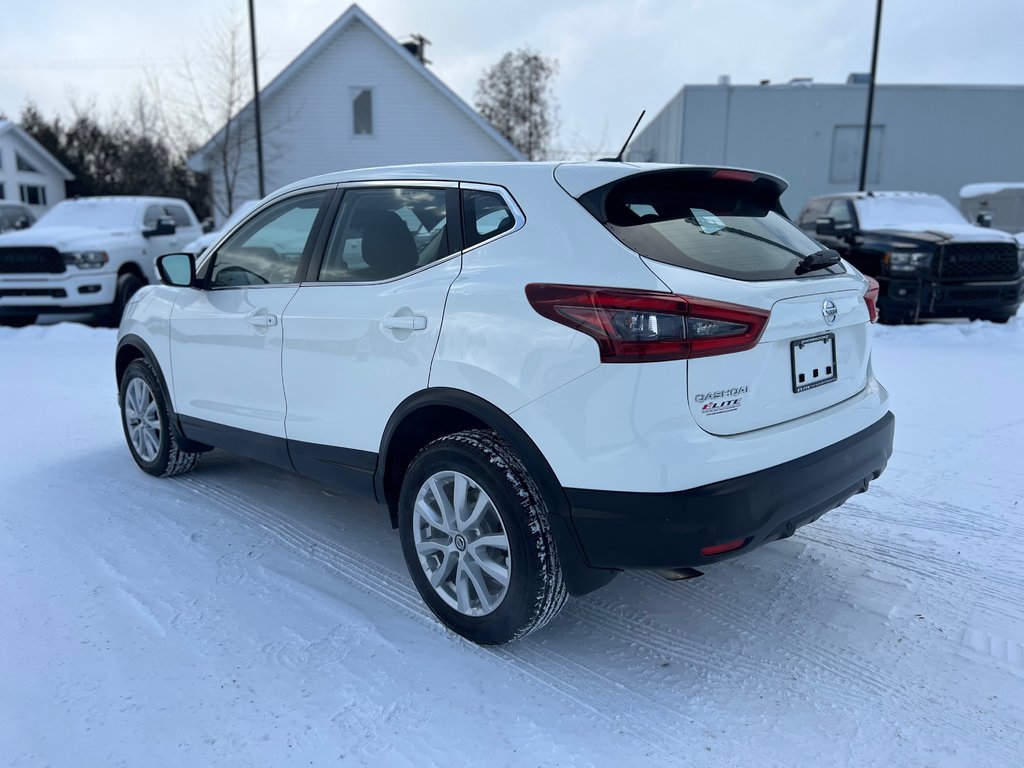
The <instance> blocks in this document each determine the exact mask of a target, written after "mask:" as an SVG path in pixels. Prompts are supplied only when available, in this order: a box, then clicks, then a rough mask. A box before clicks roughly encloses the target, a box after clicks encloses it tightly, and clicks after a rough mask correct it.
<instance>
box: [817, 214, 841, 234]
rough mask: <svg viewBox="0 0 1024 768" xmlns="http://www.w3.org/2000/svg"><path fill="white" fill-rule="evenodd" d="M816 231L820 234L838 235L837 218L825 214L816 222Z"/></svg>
mask: <svg viewBox="0 0 1024 768" xmlns="http://www.w3.org/2000/svg"><path fill="white" fill-rule="evenodd" d="M814 231H815V232H816V233H817V234H819V235H831V236H832V237H835V236H836V220H835V219H833V218H832V217H831V216H823V217H822V218H820V219H818V220H817V221H815V222H814Z"/></svg>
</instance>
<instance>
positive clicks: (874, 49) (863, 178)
mask: <svg viewBox="0 0 1024 768" xmlns="http://www.w3.org/2000/svg"><path fill="white" fill-rule="evenodd" d="M250 2H252V0H250ZM881 28H882V0H878V5H877V6H876V7H875V41H874V44H873V45H872V46H871V75H870V76H869V79H868V115H867V118H866V119H865V120H864V147H863V149H862V151H861V153H860V187H859V189H860V191H861V192H863V191H864V190H865V189H867V181H868V148H869V147H870V146H871V113H872V111H873V110H874V107H875V72H876V70H877V67H878V33H879V31H880V30H881Z"/></svg>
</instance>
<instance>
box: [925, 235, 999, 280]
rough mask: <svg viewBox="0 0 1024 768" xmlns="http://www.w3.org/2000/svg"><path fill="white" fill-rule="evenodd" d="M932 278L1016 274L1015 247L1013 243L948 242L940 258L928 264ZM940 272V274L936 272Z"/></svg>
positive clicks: (986, 276)
mask: <svg viewBox="0 0 1024 768" xmlns="http://www.w3.org/2000/svg"><path fill="white" fill-rule="evenodd" d="M932 270H933V272H934V274H935V276H936V277H940V276H941V277H944V278H961V279H962V278H968V279H969V278H1002V277H1013V276H1014V275H1016V274H1017V270H1018V262H1017V246H1016V245H1014V244H1013V243H949V244H948V245H945V246H943V248H942V251H941V258H940V259H938V260H936V261H933V262H932ZM940 270H941V271H940Z"/></svg>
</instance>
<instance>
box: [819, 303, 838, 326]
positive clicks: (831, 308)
mask: <svg viewBox="0 0 1024 768" xmlns="http://www.w3.org/2000/svg"><path fill="white" fill-rule="evenodd" d="M821 316H822V317H824V318H825V322H826V323H828V324H829V325H832V323H834V322H835V321H836V318H837V317H838V316H839V310H838V309H836V303H835V302H834V301H832V299H825V301H824V302H823V303H822V305H821Z"/></svg>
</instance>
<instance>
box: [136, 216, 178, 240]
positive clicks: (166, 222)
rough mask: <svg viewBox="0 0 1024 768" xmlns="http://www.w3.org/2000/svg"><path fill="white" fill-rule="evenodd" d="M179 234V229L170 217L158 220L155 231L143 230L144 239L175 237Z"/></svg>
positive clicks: (162, 217)
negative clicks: (175, 234) (165, 236)
mask: <svg viewBox="0 0 1024 768" xmlns="http://www.w3.org/2000/svg"><path fill="white" fill-rule="evenodd" d="M175 232H177V228H176V227H175V226H174V219H172V218H171V217H170V216H161V217H160V218H159V219H157V220H156V226H155V227H153V229H144V230H142V236H143V237H163V236H164V235H173V234H174V233H175Z"/></svg>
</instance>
